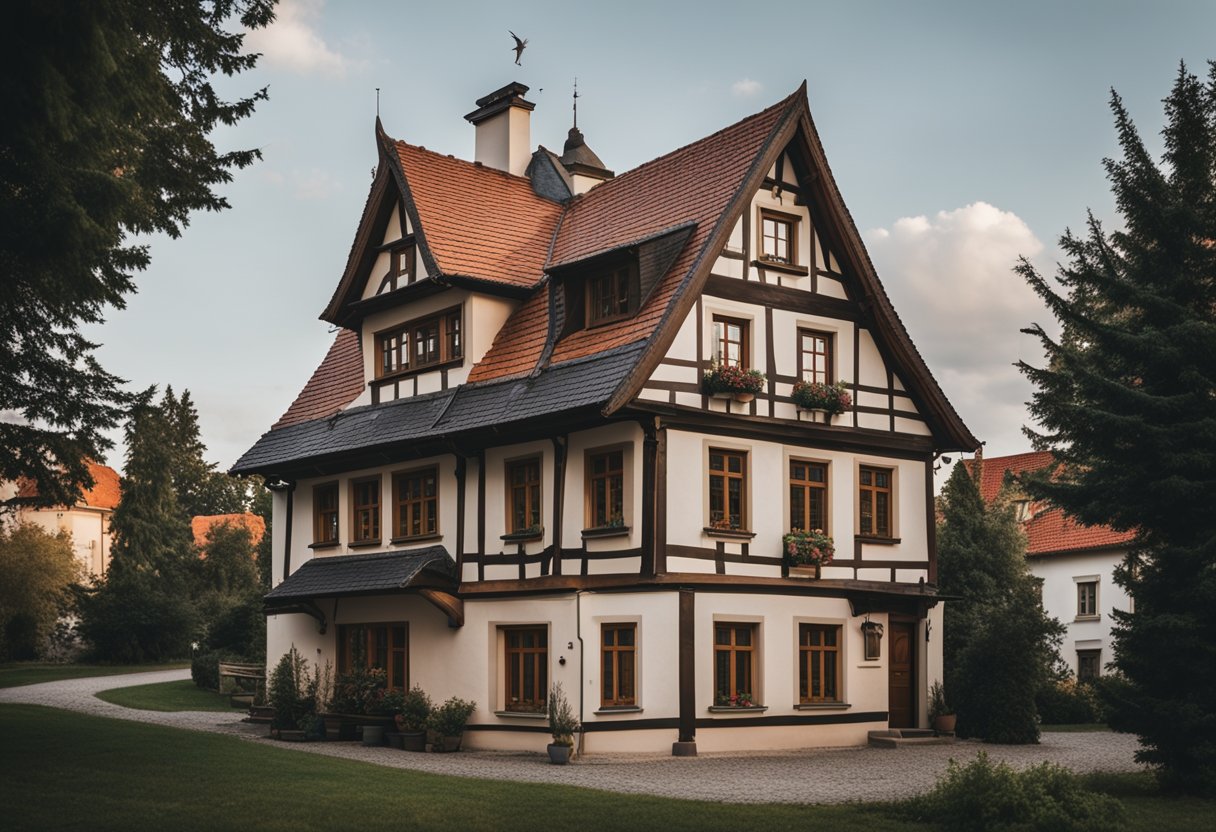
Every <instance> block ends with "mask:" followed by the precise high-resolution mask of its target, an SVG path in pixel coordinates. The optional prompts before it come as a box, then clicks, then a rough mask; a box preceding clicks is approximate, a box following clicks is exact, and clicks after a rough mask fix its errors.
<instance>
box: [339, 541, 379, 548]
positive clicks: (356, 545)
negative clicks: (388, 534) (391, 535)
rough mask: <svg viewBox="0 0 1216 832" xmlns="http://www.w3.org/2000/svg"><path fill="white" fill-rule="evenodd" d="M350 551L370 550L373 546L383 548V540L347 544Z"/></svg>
mask: <svg viewBox="0 0 1216 832" xmlns="http://www.w3.org/2000/svg"><path fill="white" fill-rule="evenodd" d="M346 545H347V547H348V548H350V549H370V548H371V547H372V546H383V545H384V541H383V540H352V541H351V542H350V543H347V544H346Z"/></svg>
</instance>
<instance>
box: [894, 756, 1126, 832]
mask: <svg viewBox="0 0 1216 832" xmlns="http://www.w3.org/2000/svg"><path fill="white" fill-rule="evenodd" d="M903 805H904V808H905V810H906V812H907V814H909V815H910V816H911V817H913V818H915V819H916V820H918V821H922V822H928V823H931V824H933V825H934V828H937V829H943V830H946V832H1038V831H1039V830H1044V832H1047V831H1048V830H1049V831H1050V832H1115V830H1120V829H1125V828H1126V827H1127V821H1126V817H1125V815H1124V812H1123V805H1122V804H1121V803H1119V801H1118V800H1116V799H1115V798H1113V797H1109V796H1107V795H1101V794H1096V793H1094V792H1091V791H1089V790H1088V789H1086V788H1085V787H1084V786H1083V785H1082V784H1081V781H1080V780H1079V779H1078V778H1077V776H1076V775H1075V774H1073V773H1072V772H1071V771H1069V770H1068V769H1066V768H1063V767H1062V766H1058V765H1054V764H1052V763H1041V764H1040V765H1037V766H1033V767H1031V768H1028V769H1026V770H1025V771H1021V772H1018V771H1014V770H1013V769H1012V768H1010V767H1009V766H1008V765H1006V764H1005V763H997V764H995V765H994V764H993V763H992V762H990V761H989V759H988V755H987V754H985V753H983V752H980V755H979V756H978V757H977V758H976V759H975V760H974V761H972V762H971V763H969V764H967V765H965V766H961V765H959V764H958V763H956V762H955V761H954V760H951V761H950V765H949V768H947V770H946V773H945V774H944V775H943V776H942V777H941V779H939V780H938V781H937V784H936V785H935V786H934V787H933V789H932V790H931V791H930V792H928V793H927V794H925V795H922V796H921V797H917V798H913V799H912V800H909V801H907V802H905V803H904V804H903Z"/></svg>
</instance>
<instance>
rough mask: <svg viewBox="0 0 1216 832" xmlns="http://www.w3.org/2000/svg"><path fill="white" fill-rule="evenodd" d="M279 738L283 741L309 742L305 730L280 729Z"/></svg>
mask: <svg viewBox="0 0 1216 832" xmlns="http://www.w3.org/2000/svg"><path fill="white" fill-rule="evenodd" d="M279 739H280V740H282V741H283V742H308V737H307V736H306V735H305V733H304V732H303V731H287V730H283V731H279Z"/></svg>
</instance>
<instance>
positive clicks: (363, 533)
mask: <svg viewBox="0 0 1216 832" xmlns="http://www.w3.org/2000/svg"><path fill="white" fill-rule="evenodd" d="M350 497H351V499H350V502H351V510H352V511H353V513H354V518H353V519H354V522H353V523H352V524H351V528H352V532H351V541H350V542H351V543H379V542H380V478H379V477H372V478H370V479H365V480H354V481H352V482H351V484H350Z"/></svg>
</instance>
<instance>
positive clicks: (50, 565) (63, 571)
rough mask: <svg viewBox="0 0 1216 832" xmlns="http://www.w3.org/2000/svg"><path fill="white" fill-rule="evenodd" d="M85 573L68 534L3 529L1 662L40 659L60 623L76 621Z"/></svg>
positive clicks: (0, 547)
mask: <svg viewBox="0 0 1216 832" xmlns="http://www.w3.org/2000/svg"><path fill="white" fill-rule="evenodd" d="M82 574H83V573H82V569H81V566H80V563H79V561H77V560H76V556H75V555H74V554H73V553H72V538H71V536H70V535H69V534H68V533H67V532H60V533H59V534H57V535H50V534H47V533H46V532H45V531H43V530H42V529H41V528H39V527H38V526H35V525H33V524H32V523H21V524H19V525H17V526H15V527H14V528H13V529H11V530H5V529H2V528H0V661H5V660H13V659H34V658H38V656H39V653H40V649H41V648H42V647H43V645H44V644H45V643H46V642H47V641H48V639H51V638H52V637H53V634H54V631H55V625H56V622H57V621H59V620H61V619H63V618H64V617H65V616H71V614H72V612H73V606H74V601H75V595H74V593H73V586H74V585H75V584H76V582H77V581H78V580H80V578H81V577H82Z"/></svg>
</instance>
